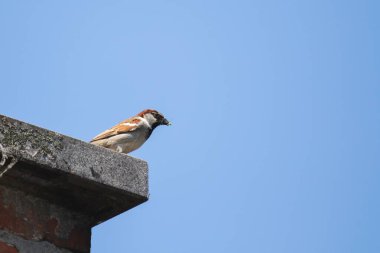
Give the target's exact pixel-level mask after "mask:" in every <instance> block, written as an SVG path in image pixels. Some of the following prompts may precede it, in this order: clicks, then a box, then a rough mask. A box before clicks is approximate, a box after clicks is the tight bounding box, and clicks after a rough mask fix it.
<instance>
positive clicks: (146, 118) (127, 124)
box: [90, 109, 171, 154]
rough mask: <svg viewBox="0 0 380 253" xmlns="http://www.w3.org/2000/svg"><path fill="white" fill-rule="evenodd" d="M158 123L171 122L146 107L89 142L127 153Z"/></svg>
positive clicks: (146, 136) (158, 124) (138, 145)
mask: <svg viewBox="0 0 380 253" xmlns="http://www.w3.org/2000/svg"><path fill="white" fill-rule="evenodd" d="M160 125H166V126H169V125H171V123H170V122H169V121H168V120H167V119H166V118H165V117H164V116H163V115H162V114H161V113H159V112H158V111H156V110H151V109H147V110H144V111H142V112H140V113H139V114H137V115H136V116H133V117H131V118H129V119H126V120H124V121H122V122H120V123H119V124H117V125H116V126H114V127H112V128H110V129H108V130H106V131H104V132H102V133H100V134H99V135H97V136H95V137H94V138H93V139H92V140H91V141H90V143H92V144H94V145H97V146H101V147H105V148H108V149H111V150H114V151H116V152H119V153H124V154H128V153H130V152H132V151H134V150H136V149H138V148H139V147H141V145H143V144H144V143H145V141H146V140H147V139H148V138H149V137H150V135H151V134H152V132H153V130H154V129H155V128H156V127H157V126H160Z"/></svg>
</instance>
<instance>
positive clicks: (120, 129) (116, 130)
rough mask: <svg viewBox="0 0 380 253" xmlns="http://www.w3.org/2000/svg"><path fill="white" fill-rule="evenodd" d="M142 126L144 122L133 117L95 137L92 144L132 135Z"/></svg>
mask: <svg viewBox="0 0 380 253" xmlns="http://www.w3.org/2000/svg"><path fill="white" fill-rule="evenodd" d="M141 125H142V120H141V119H139V118H138V117H132V118H129V119H126V120H124V121H122V122H120V123H119V124H117V125H116V126H114V127H112V128H110V129H108V130H106V131H104V132H102V133H100V134H98V135H97V136H95V137H94V139H92V140H91V141H90V142H94V141H98V140H102V139H107V138H109V137H111V136H115V135H118V134H122V133H130V132H132V131H135V130H136V129H137V128H139V127H140V126H141Z"/></svg>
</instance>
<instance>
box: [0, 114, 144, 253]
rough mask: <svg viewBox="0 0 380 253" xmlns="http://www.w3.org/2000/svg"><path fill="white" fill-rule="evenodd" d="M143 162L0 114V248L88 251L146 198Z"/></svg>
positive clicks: (13, 252)
mask: <svg viewBox="0 0 380 253" xmlns="http://www.w3.org/2000/svg"><path fill="white" fill-rule="evenodd" d="M147 173H148V167H147V163H146V162H144V161H142V160H139V159H136V158H132V157H130V156H127V155H124V154H119V153H115V152H112V151H110V150H107V149H104V148H100V147H97V146H94V145H91V144H88V143H85V142H82V141H79V140H76V139H73V138H70V137H67V136H64V135H61V134H58V133H55V132H52V131H48V130H46V129H42V128H39V127H36V126H33V125H30V124H27V123H24V122H20V121H17V120H15V119H11V118H9V117H5V116H2V115H0V253H88V252H90V244H91V228H92V227H93V226H95V225H97V224H99V223H101V222H104V221H106V220H108V219H110V218H112V217H114V216H116V215H118V214H120V213H122V212H125V211H127V210H128V209H131V208H133V207H135V206H137V205H139V204H141V203H143V202H145V201H146V200H147V199H148V174H147Z"/></svg>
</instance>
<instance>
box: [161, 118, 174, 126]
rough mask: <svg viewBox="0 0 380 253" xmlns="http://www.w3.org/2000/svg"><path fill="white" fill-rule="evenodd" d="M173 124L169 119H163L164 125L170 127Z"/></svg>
mask: <svg viewBox="0 0 380 253" xmlns="http://www.w3.org/2000/svg"><path fill="white" fill-rule="evenodd" d="M171 124H172V123H171V122H169V121H168V120H167V119H163V120H162V125H165V126H170V125H171Z"/></svg>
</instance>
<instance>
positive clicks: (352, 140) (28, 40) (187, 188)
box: [0, 0, 380, 253]
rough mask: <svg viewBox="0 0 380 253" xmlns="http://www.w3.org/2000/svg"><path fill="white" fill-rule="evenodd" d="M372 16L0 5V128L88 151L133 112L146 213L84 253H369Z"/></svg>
mask: <svg viewBox="0 0 380 253" xmlns="http://www.w3.org/2000/svg"><path fill="white" fill-rule="evenodd" d="M379 13H380V2H379V1H365V0H357V1H349V0H348V1H347V0H346V1H343V0H342V1H333V0H315V1H314V0H310V1H301V0H299V1H297V0H289V1H283V0H266V1H253V0H252V1H115V0H113V1H47V0H46V1H42V0H41V1H1V3H0V33H1V35H0V36H1V40H0V71H1V74H0V87H1V89H0V93H1V95H0V113H1V114H5V115H8V116H11V117H14V118H17V119H20V120H23V121H26V122H29V123H32V124H36V125H39V126H42V127H45V128H48V129H51V130H54V131H57V132H60V133H63V134H66V135H69V136H73V137H75V138H78V139H81V140H85V141H88V140H89V139H91V138H92V137H93V136H95V135H96V134H98V133H99V132H101V131H103V130H105V129H107V128H109V127H111V126H113V125H114V124H116V123H118V122H119V121H121V120H123V119H125V118H127V117H129V116H132V115H134V114H136V113H137V112H139V111H140V110H142V109H145V108H155V109H157V110H159V111H161V112H162V113H163V114H164V115H165V116H166V117H167V118H168V119H170V120H171V121H172V122H173V126H172V127H160V128H158V129H157V130H156V132H155V133H154V134H153V135H152V137H151V138H150V139H149V141H148V142H147V143H146V144H145V145H144V146H143V148H141V149H140V150H138V151H136V152H134V153H132V155H133V156H135V157H139V158H142V159H144V160H146V161H148V162H149V166H150V194H151V195H150V200H149V201H148V202H146V203H144V204H143V205H141V206H139V207H137V208H135V209H133V210H130V211H128V212H126V213H124V214H122V215H119V216H117V217H116V218H114V219H112V220H110V221H108V222H106V223H104V224H101V225H99V226H97V227H95V228H94V229H93V240H92V252H93V253H104V252H121V253H123V252H134V253H139V252H141V253H142V252H144V253H146V252H158V253H161V252H162V253H193V252H218V253H220V252H260V253H278V252H285V253H295V252H296V253H298V252H299V253H305V252H307V253H314V252H315V253H321V252H323V253H327V252H331V253H340V252H341V253H351V252H355V253H363V252H365V253H369V252H374V253H375V252H376V253H377V252H380V237H379V235H380V231H379V228H380V217H379V213H380V199H379V195H380V183H379V181H380V71H379V70H380V46H379V45H380V32H379V31H380V17H379Z"/></svg>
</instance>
